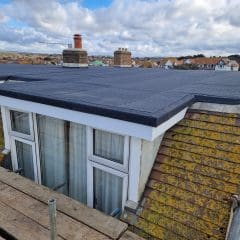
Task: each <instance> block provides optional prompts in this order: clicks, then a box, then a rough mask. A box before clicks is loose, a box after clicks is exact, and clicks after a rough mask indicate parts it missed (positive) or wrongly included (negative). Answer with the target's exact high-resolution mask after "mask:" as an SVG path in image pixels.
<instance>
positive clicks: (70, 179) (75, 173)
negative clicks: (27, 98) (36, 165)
mask: <svg viewBox="0 0 240 240" xmlns="http://www.w3.org/2000/svg"><path fill="white" fill-rule="evenodd" d="M37 123H38V135H39V152H40V163H41V176H42V184H43V185H45V186H47V187H49V188H52V189H54V190H56V191H59V192H61V193H64V194H66V195H68V196H70V197H72V198H74V199H76V200H78V201H80V202H83V203H87V149H86V126H84V125H81V124H77V123H72V122H68V121H63V120H60V119H56V118H51V117H46V116H42V115H37Z"/></svg>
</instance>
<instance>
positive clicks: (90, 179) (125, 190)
mask: <svg viewBox="0 0 240 240" xmlns="http://www.w3.org/2000/svg"><path fill="white" fill-rule="evenodd" d="M94 168H97V169H100V170H102V171H105V172H107V173H110V174H112V175H115V176H118V177H120V178H122V180H123V185H122V186H123V187H122V188H123V189H122V209H121V210H123V209H124V206H125V203H126V201H127V195H128V174H127V173H124V172H120V171H118V170H115V169H112V168H110V167H107V166H104V165H102V164H99V163H97V162H92V161H88V165H87V184H88V188H87V205H88V206H89V207H91V208H94V179H93V177H94V174H93V171H94Z"/></svg>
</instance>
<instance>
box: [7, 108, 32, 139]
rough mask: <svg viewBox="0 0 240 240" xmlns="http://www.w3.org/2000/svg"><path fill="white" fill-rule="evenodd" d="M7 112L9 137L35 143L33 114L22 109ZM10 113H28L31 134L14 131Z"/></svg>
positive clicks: (10, 109)
mask: <svg viewBox="0 0 240 240" xmlns="http://www.w3.org/2000/svg"><path fill="white" fill-rule="evenodd" d="M6 110H7V121H8V123H9V124H8V131H9V135H11V136H14V137H19V138H23V139H27V140H30V141H34V124H33V113H31V112H27V111H24V110H21V109H16V108H7V109H6ZM10 111H16V112H23V113H27V114H28V120H29V128H30V134H26V133H21V132H17V131H14V130H13V129H12V121H11V114H10Z"/></svg>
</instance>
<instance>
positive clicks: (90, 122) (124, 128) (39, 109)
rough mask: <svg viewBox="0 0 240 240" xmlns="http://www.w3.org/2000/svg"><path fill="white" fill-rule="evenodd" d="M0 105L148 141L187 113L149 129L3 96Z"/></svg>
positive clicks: (0, 98) (177, 115) (121, 121)
mask: <svg viewBox="0 0 240 240" xmlns="http://www.w3.org/2000/svg"><path fill="white" fill-rule="evenodd" d="M0 104H1V106H4V107H8V108H14V109H19V110H22V111H26V112H33V113H38V114H42V115H46V116H49V117H54V118H58V119H63V120H67V121H71V122H76V123H80V124H84V125H87V126H90V127H92V128H97V129H102V130H105V131H109V132H114V133H117V134H121V135H128V136H133V137H137V138H142V139H145V140H148V141H152V140H154V139H155V138H156V137H158V136H159V135H161V134H163V133H164V132H165V131H166V130H168V129H169V128H171V127H172V126H173V125H175V124H176V123H177V122H179V121H180V120H181V119H183V117H184V115H185V113H186V111H187V108H184V109H183V110H182V111H180V112H179V113H177V114H176V115H175V116H173V117H172V118H170V119H169V120H167V121H165V122H164V123H162V124H160V125H159V126H158V127H151V126H146V125H143V124H138V123H132V122H127V121H123V120H118V119H113V118H109V117H104V116H99V115H94V114H89V113H83V112H78V111H74V110H69V109H64V108H60V107H55V106H50V105H45V104H41V103H35V102H31V101H25V100H20V99H15V98H10V97H5V96H0Z"/></svg>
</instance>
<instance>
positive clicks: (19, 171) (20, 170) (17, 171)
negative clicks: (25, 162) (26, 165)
mask: <svg viewBox="0 0 240 240" xmlns="http://www.w3.org/2000/svg"><path fill="white" fill-rule="evenodd" d="M13 172H14V173H19V174H21V173H22V172H23V168H19V169H16V170H14V171H13Z"/></svg>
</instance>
